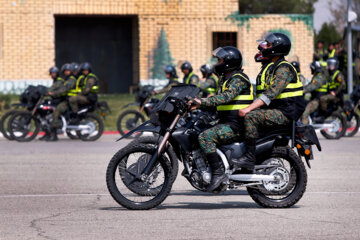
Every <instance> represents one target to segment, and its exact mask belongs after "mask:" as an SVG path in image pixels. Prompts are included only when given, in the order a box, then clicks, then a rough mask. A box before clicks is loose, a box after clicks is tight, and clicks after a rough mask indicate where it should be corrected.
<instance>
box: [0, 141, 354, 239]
mask: <svg viewBox="0 0 360 240" xmlns="http://www.w3.org/2000/svg"><path fill="white" fill-rule="evenodd" d="M117 137H118V136H117V135H106V136H103V137H101V138H100V139H99V140H98V141H96V142H82V141H77V140H70V139H67V138H65V137H61V139H60V141H59V142H41V141H33V142H29V143H18V142H13V141H8V140H6V139H4V138H0V154H1V155H0V239H1V240H3V239H16V240H17V239H360V227H359V226H360V135H359V134H358V135H356V136H355V137H352V138H342V139H341V140H326V139H323V138H322V137H321V136H319V138H321V144H322V147H323V151H322V152H317V151H315V160H313V161H311V164H312V168H311V169H308V168H307V170H308V185H307V190H306V192H305V194H304V196H303V198H302V199H301V200H300V201H299V202H298V203H297V204H296V205H295V206H293V207H291V208H288V209H266V208H262V207H260V206H258V205H257V204H256V203H255V202H253V200H252V199H251V198H250V197H249V196H248V195H247V192H246V191H245V190H236V191H229V192H226V193H224V194H219V195H213V194H208V193H202V192H199V191H197V190H195V189H194V188H192V187H191V186H190V184H189V183H188V182H187V181H186V180H185V179H184V178H183V177H181V176H179V177H178V178H177V180H176V182H175V184H174V186H173V189H172V191H171V195H170V196H169V197H168V198H167V199H166V200H165V201H164V202H163V203H162V204H161V205H160V206H159V207H157V208H155V209H152V210H147V211H130V210H127V209H124V208H123V207H121V206H120V205H118V204H117V203H116V202H115V201H114V200H113V199H112V198H111V196H110V195H109V193H108V191H107V188H106V183H105V171H106V167H107V164H108V162H109V160H110V159H111V157H112V156H113V155H114V154H115V153H116V151H118V150H119V149H120V148H122V147H123V146H124V145H126V144H127V143H128V142H129V141H128V140H124V141H122V142H115V140H116V138H117ZM181 170H182V168H180V172H181Z"/></svg>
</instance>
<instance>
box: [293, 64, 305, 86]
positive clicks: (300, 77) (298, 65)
mask: <svg viewBox="0 0 360 240" xmlns="http://www.w3.org/2000/svg"><path fill="white" fill-rule="evenodd" d="M291 64H292V65H293V66H294V67H295V69H296V72H297V75H298V76H299V79H300V81H301V82H302V84H303V85H305V83H306V79H305V77H304V75H302V74H301V71H300V63H299V62H298V61H292V62H291Z"/></svg>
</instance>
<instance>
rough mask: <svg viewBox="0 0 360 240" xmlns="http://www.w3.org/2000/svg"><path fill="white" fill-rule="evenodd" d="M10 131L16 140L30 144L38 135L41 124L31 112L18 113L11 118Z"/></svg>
mask: <svg viewBox="0 0 360 240" xmlns="http://www.w3.org/2000/svg"><path fill="white" fill-rule="evenodd" d="M8 131H9V133H10V136H11V137H12V138H13V139H14V140H16V141H18V142H29V141H31V140H33V139H34V138H35V137H36V136H37V135H38V133H39V131H40V123H39V121H38V120H37V119H35V118H34V117H33V116H32V115H31V112H27V111H18V112H16V113H14V114H13V116H12V117H11V118H10V120H9V122H8Z"/></svg>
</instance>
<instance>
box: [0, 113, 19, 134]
mask: <svg viewBox="0 0 360 240" xmlns="http://www.w3.org/2000/svg"><path fill="white" fill-rule="evenodd" d="M16 112H18V110H11V111H8V112H6V113H5V114H4V115H3V116H2V117H1V119H0V132H1V133H2V134H3V136H4V137H5V138H6V139H8V140H14V138H13V137H11V135H10V132H9V130H8V122H9V120H10V118H11V117H12V116H13V115H14V114H15V113H16Z"/></svg>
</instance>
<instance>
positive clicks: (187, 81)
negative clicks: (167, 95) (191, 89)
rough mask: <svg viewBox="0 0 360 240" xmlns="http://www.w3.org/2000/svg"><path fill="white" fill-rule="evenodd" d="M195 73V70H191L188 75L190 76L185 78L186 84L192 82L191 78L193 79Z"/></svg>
mask: <svg viewBox="0 0 360 240" xmlns="http://www.w3.org/2000/svg"><path fill="white" fill-rule="evenodd" d="M193 75H194V72H191V73H190V74H189V76H188V78H187V79H186V80H185V83H186V84H190V79H191V77H192V76H193Z"/></svg>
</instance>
